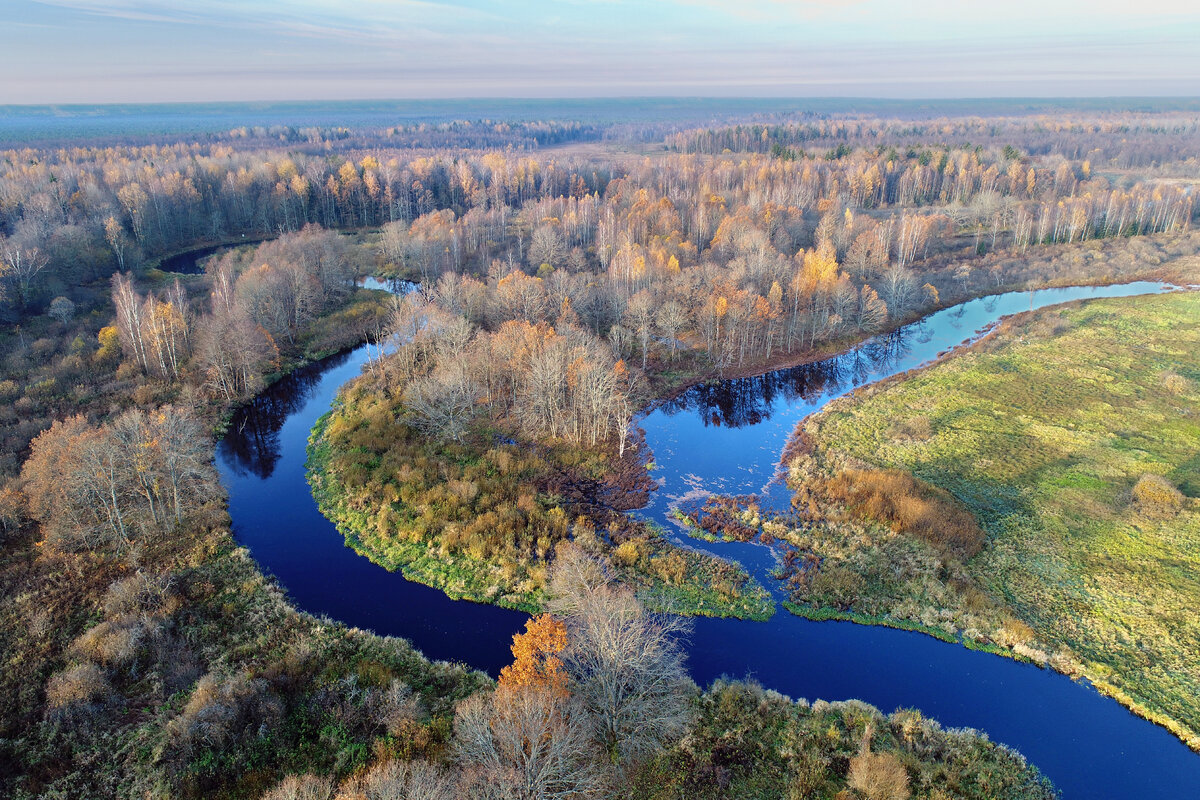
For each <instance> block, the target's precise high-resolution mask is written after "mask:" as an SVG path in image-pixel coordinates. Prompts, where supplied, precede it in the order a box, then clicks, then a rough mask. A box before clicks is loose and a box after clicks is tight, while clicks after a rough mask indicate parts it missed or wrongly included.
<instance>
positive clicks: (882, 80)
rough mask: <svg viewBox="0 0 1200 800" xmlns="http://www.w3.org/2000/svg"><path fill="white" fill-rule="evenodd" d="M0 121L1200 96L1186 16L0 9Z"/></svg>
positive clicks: (463, 2)
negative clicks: (80, 115) (484, 105)
mask: <svg viewBox="0 0 1200 800" xmlns="http://www.w3.org/2000/svg"><path fill="white" fill-rule="evenodd" d="M0 31H3V39H2V40H0V76H3V79H2V80H0V104H28V103H37V104H41V103H52V104H60V103H137V102H172V101H220V100H351V99H372V98H459V97H644V96H705V97H718V96H754V97H820V96H846V97H894V98H909V97H913V98H918V97H919V98H950V97H1005V96H1008V97H1012V96H1018V97H1066V96H1114V95H1121V96H1125V95H1133V96H1154V95H1176V96H1179V95H1188V96H1197V95H1200V0H1136V1H1135V0H1090V1H1089V2H1077V1H1076V0H1002V2H1001V1H992V0H988V1H987V2H982V1H981V0H734V1H733V2H726V1H725V0H553V1H547V0H526V1H524V2H522V1H521V0H494V1H493V2H483V1H482V0H279V1H276V2H265V1H264V0H111V1H109V2H106V1H105V0H36V1H35V0H0Z"/></svg>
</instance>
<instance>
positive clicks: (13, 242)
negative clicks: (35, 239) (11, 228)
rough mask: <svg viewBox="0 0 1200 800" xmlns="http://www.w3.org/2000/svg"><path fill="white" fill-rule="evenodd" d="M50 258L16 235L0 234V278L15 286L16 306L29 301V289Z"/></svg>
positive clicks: (23, 304) (20, 306) (22, 305)
mask: <svg viewBox="0 0 1200 800" xmlns="http://www.w3.org/2000/svg"><path fill="white" fill-rule="evenodd" d="M48 263H50V258H49V256H47V255H46V254H45V253H43V252H42V251H41V249H40V248H38V247H35V246H31V245H27V244H25V243H24V242H22V241H19V240H18V239H17V238H16V237H14V238H12V239H6V238H4V237H3V236H0V279H4V280H8V281H10V282H12V283H14V284H15V285H16V287H17V307H18V308H21V309H23V308H25V304H26V303H27V302H29V290H30V288H31V287H32V286H33V281H34V279H35V278H37V276H38V274H39V273H41V271H42V270H43V269H45V268H46V265H47V264H48Z"/></svg>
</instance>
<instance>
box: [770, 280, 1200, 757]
mask: <svg viewBox="0 0 1200 800" xmlns="http://www.w3.org/2000/svg"><path fill="white" fill-rule="evenodd" d="M805 433H806V434H807V436H808V437H809V439H810V441H811V444H812V446H813V449H812V453H813V455H812V457H811V458H810V459H809V462H808V466H806V467H805V469H806V470H810V471H811V470H812V469H813V467H812V464H817V465H819V467H818V468H819V469H820V470H824V471H825V474H826V475H828V474H831V472H836V471H838V470H864V469H865V470H902V471H905V472H908V473H911V474H912V475H913V476H915V477H916V478H918V479H919V480H920V481H923V482H924V483H925V484H928V485H931V486H932V487H935V490H936V489H940V490H944V491H946V492H948V493H949V494H950V495H951V496H952V497H953V498H954V499H955V500H956V501H957V502H959V503H961V504H962V505H963V506H964V507H965V508H966V509H968V510H969V511H970V512H971V513H972V514H974V515H975V517H976V519H977V520H978V521H979V523H980V525H981V527H982V528H983V530H984V532H985V534H986V539H985V541H984V543H983V546H982V548H981V549H980V550H979V551H978V553H976V554H974V555H971V556H970V557H969V558H967V559H966V560H965V562H963V563H959V562H957V561H954V560H952V559H950V560H947V561H946V562H944V563H943V564H942V569H943V570H944V571H945V572H947V573H950V574H951V575H952V576H959V577H956V578H955V579H954V580H953V581H950V582H951V583H953V584H954V587H953V588H954V591H955V593H956V594H957V595H958V596H962V595H963V593H964V592H965V593H967V594H970V593H973V592H976V591H978V592H981V593H982V594H983V595H985V597H984V598H980V599H979V600H978V601H977V602H976V605H977V606H978V607H979V608H981V609H985V610H986V609H988V608H991V609H993V610H992V611H988V612H987V613H986V614H985V616H988V617H995V618H1002V617H1004V616H1007V615H1008V614H1009V613H1011V615H1012V616H1014V617H1015V618H1016V619H1017V620H1019V621H1020V622H1021V623H1025V624H1027V625H1028V626H1029V627H1030V628H1031V629H1032V632H1033V634H1034V636H1035V637H1036V640H1037V642H1038V643H1039V644H1040V645H1041V646H1042V647H1044V648H1046V649H1047V650H1052V651H1055V652H1056V653H1057V654H1058V656H1059V657H1058V659H1057V660H1055V661H1054V662H1053V663H1055V665H1056V666H1058V667H1059V668H1062V669H1066V670H1067V671H1074V670H1078V671H1079V672H1081V673H1082V674H1083V675H1085V676H1086V677H1088V678H1089V679H1090V680H1092V681H1093V682H1094V683H1095V684H1096V685H1097V686H1098V687H1099V688H1100V689H1101V691H1104V692H1106V693H1108V694H1111V695H1113V696H1115V697H1117V698H1118V699H1120V700H1121V701H1122V702H1124V703H1126V704H1127V705H1129V706H1130V707H1131V708H1133V709H1134V710H1135V711H1137V712H1138V713H1140V714H1142V715H1144V716H1147V717H1150V718H1152V719H1155V720H1156V721H1158V722H1160V723H1162V724H1164V725H1166V726H1167V727H1169V728H1171V729H1172V730H1173V731H1174V732H1175V733H1176V734H1178V735H1179V736H1180V737H1181V738H1184V739H1185V740H1186V741H1188V743H1189V744H1190V745H1191V746H1192V747H1193V748H1200V733H1198V732H1200V620H1197V617H1196V609H1197V607H1198V606H1200V501H1198V500H1197V497H1198V496H1200V295H1197V294H1185V293H1178V294H1171V295H1163V296H1155V297H1143V298H1128V299H1117V300H1098V301H1092V302H1088V303H1085V304H1079V305H1072V306H1068V307H1063V308H1060V309H1049V310H1045V311H1042V312H1038V313H1036V314H1033V315H1021V316H1019V317H1016V318H1014V319H1012V320H1009V321H1007V322H1006V323H1005V324H1004V325H1003V326H1002V327H1001V329H1000V330H999V331H997V332H996V333H994V334H993V335H992V336H990V337H988V338H986V339H985V340H984V341H983V342H981V343H979V344H978V345H976V346H974V347H972V348H970V349H968V350H965V351H962V352H960V353H958V354H955V355H953V356H951V357H949V358H947V359H945V360H943V361H941V362H939V363H936V364H934V365H932V366H930V367H928V368H925V369H923V370H919V371H916V372H915V373H912V374H909V375H907V376H901V377H900V378H897V379H895V380H892V381H888V382H885V383H884V384H882V385H879V386H877V387H873V388H872V389H870V390H868V391H866V392H860V393H859V394H858V396H857V397H850V398H845V399H843V400H841V401H839V402H837V403H834V404H831V405H830V407H829V408H828V409H827V410H826V411H825V412H824V413H822V414H821V415H818V416H816V417H814V418H813V419H811V420H810V421H809V423H808V424H807V425H806V428H805ZM795 477H796V474H795V471H793V478H795ZM796 485H798V486H800V487H802V486H803V476H801V480H800V481H798V482H797V483H796ZM876 527H879V526H876ZM820 531H821V528H820V527H819V526H818V527H815V528H812V529H810V530H809V531H808V532H807V535H808V536H809V537H810V538H812V537H816V538H820V536H821V534H820ZM880 538H881V537H876V539H875V540H871V537H861V536H859V537H850V538H849V539H846V540H845V541H842V542H841V543H840V544H839V548H840V549H841V550H842V551H843V555H845V553H844V551H846V550H847V549H849V550H854V549H855V548H856V547H860V548H865V547H875V548H878V547H880V546H882V545H881V544H880ZM882 538H887V537H882ZM899 538H903V537H899ZM850 539H853V541H850ZM855 542H857V544H855ZM818 544H820V543H818ZM826 544H828V543H826ZM890 546H892V547H895V546H896V545H890ZM905 547H907V545H905ZM910 549H911V548H910ZM854 563H862V560H861V559H859V562H856V561H855V558H854V557H851V556H846V557H845V558H842V559H841V560H840V562H839V564H840V565H841V566H838V567H837V568H838V569H850V570H851V571H853V564H854ZM847 564H849V565H850V566H849V567H847V566H846V565H847ZM851 577H852V578H854V580H857V581H858V583H854V580H852V581H851V583H852V584H853V585H856V586H860V587H861V586H863V585H865V584H864V578H863V576H861V575H858V576H851ZM867 577H868V578H869V576H867ZM926 577H928V575H927V576H926ZM962 578H965V579H966V580H965V581H964V580H962ZM866 583H869V580H867V581H866ZM926 583H928V581H926ZM818 605H819V603H818ZM848 605H849V607H850V610H858V609H856V608H853V606H854V603H853V599H851V601H850V602H849V604H848ZM918 605H919V603H918ZM900 616H904V615H900ZM908 616H910V617H911V616H914V615H912V614H910V615H908ZM950 627H951V628H953V626H950Z"/></svg>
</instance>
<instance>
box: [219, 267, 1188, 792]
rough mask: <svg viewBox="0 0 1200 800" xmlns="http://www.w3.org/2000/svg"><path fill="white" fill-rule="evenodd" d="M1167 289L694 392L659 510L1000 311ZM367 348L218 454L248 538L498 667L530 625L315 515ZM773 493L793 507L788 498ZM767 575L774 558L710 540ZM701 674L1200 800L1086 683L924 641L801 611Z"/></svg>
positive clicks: (450, 651) (1054, 775) (1023, 296)
mask: <svg viewBox="0 0 1200 800" xmlns="http://www.w3.org/2000/svg"><path fill="white" fill-rule="evenodd" d="M1162 290H1163V287H1161V286H1160V285H1159V284H1155V283H1135V284H1126V285H1124V286H1111V287H1101V288H1076V289H1052V290H1044V291H1040V292H1035V293H1033V294H1032V295H1031V294H1030V293H1013V294H1010V295H1000V296H996V297H991V298H984V299H982V300H975V301H972V302H970V303H966V304H963V305H962V306H958V307H955V308H952V309H947V310H945V311H941V312H938V313H937V314H934V315H932V316H930V317H928V318H926V319H925V320H924V321H922V322H920V323H916V324H914V325H911V326H908V327H907V328H905V329H903V330H901V331H899V332H898V333H896V334H893V335H890V336H887V337H880V338H879V339H878V340H875V341H872V342H868V343H866V344H864V345H862V346H861V347H859V348H856V349H855V350H853V351H850V352H848V353H846V354H844V355H842V356H839V357H837V358H833V359H829V360H827V361H823V362H819V363H816V364H811V365H807V366H803V367H797V368H795V369H791V370H781V371H778V372H774V373H770V374H769V375H764V376H760V377H757V378H745V379H737V380H731V381H723V382H719V383H716V384H714V385H711V386H701V387H694V388H693V389H691V390H689V391H687V392H685V393H684V394H683V395H681V396H680V397H679V398H677V399H676V400H674V401H673V402H671V403H669V404H667V405H664V406H662V407H660V408H658V409H655V410H654V411H653V412H651V413H650V414H648V415H647V416H646V417H645V418H643V419H642V420H641V421H640V424H641V425H642V427H643V428H644V429H645V430H646V440H647V444H648V445H649V446H650V447H651V448H652V449H653V452H654V459H655V462H656V465H657V468H656V470H655V473H654V474H655V475H656V476H657V477H658V478H659V479H660V481H661V482H662V487H661V488H660V490H659V491H658V492H657V493H656V495H655V496H654V498H653V500H652V502H651V504H650V505H649V506H648V507H647V509H646V510H645V513H646V514H647V515H648V516H650V517H651V518H653V519H655V520H658V521H660V522H663V523H668V520H667V517H666V514H667V513H668V512H669V510H670V508H671V507H673V505H674V504H676V503H678V502H679V501H680V499H682V498H685V497H688V496H700V495H702V494H703V493H705V492H720V493H727V492H729V493H743V492H744V493H752V492H758V491H760V490H761V489H762V488H763V487H764V486H766V485H767V484H768V483H770V482H771V479H772V476H773V474H774V471H775V468H776V464H777V462H778V458H779V454H780V451H781V449H782V448H783V446H784V444H785V443H786V441H787V438H788V436H789V435H790V433H791V431H792V430H793V428H794V427H795V424H796V423H797V422H798V421H799V420H800V419H802V418H803V417H804V416H806V415H807V414H809V413H811V412H812V411H813V410H815V409H818V408H820V407H821V406H822V405H824V404H825V403H826V402H828V401H829V400H830V399H831V398H832V397H836V396H839V395H842V394H845V393H846V392H848V391H850V390H851V389H853V388H854V387H855V386H859V385H862V384H863V383H866V382H869V381H873V380H878V379H879V378H881V377H884V376H886V375H891V374H895V373H896V372H899V371H903V370H906V369H909V368H911V367H914V366H917V365H919V364H921V363H924V362H925V361H928V360H929V359H931V358H933V357H935V356H936V355H937V354H938V353H939V352H942V351H944V350H946V349H948V348H949V347H952V346H954V345H955V344H958V343H959V342H962V341H963V340H966V339H969V338H972V337H973V336H974V335H975V334H976V333H977V332H978V331H979V330H981V329H982V328H984V327H986V326H987V325H989V324H990V323H992V322H994V321H995V320H996V319H998V318H999V317H1000V316H1003V315H1005V314H1011V313H1014V312H1017V311H1022V310H1027V309H1028V308H1029V307H1030V305H1031V303H1032V304H1033V305H1034V306H1035V307H1041V306H1045V305H1050V304H1053V303H1060V302H1065V301H1067V300H1074V299H1078V298H1085V297H1111V296H1124V295H1134V294H1146V293H1153V292H1158V291H1162ZM365 359H366V352H365V349H364V348H359V349H357V350H355V351H353V352H351V353H348V354H343V355H341V356H336V357H334V358H331V359H328V360H326V361H323V362H321V363H319V364H315V365H313V366H311V367H309V368H307V369H304V370H301V371H299V372H297V373H295V374H293V375H292V376H290V377H288V378H286V379H284V380H283V381H281V382H279V383H277V384H275V385H274V386H272V387H271V388H270V389H269V390H267V391H266V392H265V393H263V395H262V396H260V397H259V398H258V399H256V400H255V402H254V403H252V404H251V405H249V406H248V407H247V408H246V409H244V410H243V411H242V412H240V413H239V414H238V415H237V416H236V417H235V419H234V422H233V427H232V428H231V430H230V432H229V434H228V435H227V436H226V437H225V439H224V440H222V442H221V443H220V446H219V448H218V458H217V462H218V467H219V469H220V472H221V476H222V479H223V481H224V483H225V486H226V488H227V489H228V492H229V506H230V513H231V514H232V517H233V521H234V531H235V534H236V535H237V537H238V539H239V541H241V542H242V543H243V544H245V545H246V546H247V547H248V548H249V549H250V551H251V553H252V554H253V555H254V557H255V559H256V560H257V561H258V563H259V564H261V565H262V567H263V569H264V570H265V571H267V572H268V573H272V574H274V575H275V576H276V577H277V578H278V579H279V582H280V583H281V584H282V585H283V586H284V587H286V589H287V590H288V592H289V593H290V595H291V597H292V599H293V600H294V602H295V603H296V604H297V605H298V606H299V607H300V608H302V609H304V610H306V611H309V612H312V613H314V614H318V615H327V616H329V617H331V618H333V619H336V620H340V621H342V622H345V623H347V624H349V625H353V626H357V627H360V628H367V629H371V630H374V631H376V632H377V633H380V634H388V635H393V636H402V637H404V638H406V639H409V640H411V641H412V642H413V643H414V644H415V645H416V646H417V647H418V648H419V649H421V650H422V651H423V652H424V653H425V654H426V655H427V656H429V657H431V658H436V659H446V660H455V661H462V662H465V663H467V664H470V665H472V666H474V667H478V668H480V669H485V670H487V671H489V672H491V673H492V674H495V673H496V672H498V670H499V668H500V667H501V666H503V665H504V664H506V663H508V662H509V661H510V660H511V656H510V653H509V650H508V647H509V644H510V643H511V637H512V634H513V633H514V632H516V631H517V630H519V629H520V627H521V626H522V625H523V623H524V620H525V616H524V615H523V614H520V613H517V612H513V611H507V610H504V609H500V608H495V607H492V606H484V605H478V604H474V603H468V602H456V601H453V600H450V599H449V598H447V597H446V596H445V595H444V594H442V593H441V592H439V591H436V590H433V589H430V588H428V587H425V586H422V585H420V584H416V583H411V582H409V581H406V580H404V579H403V578H402V577H401V576H400V575H399V574H398V573H389V572H387V571H386V570H384V569H382V568H381V567H377V566H375V565H374V564H372V563H371V562H369V561H367V560H366V559H365V558H362V557H360V556H358V555H357V554H355V553H354V551H352V550H350V549H349V548H347V547H346V546H345V545H344V543H343V539H342V537H341V535H340V534H338V532H337V531H336V529H335V528H334V527H333V525H332V524H331V523H329V522H328V521H327V520H326V519H325V518H324V517H323V516H322V515H321V513H320V512H319V511H318V510H317V508H316V503H315V502H314V501H313V499H312V496H311V494H310V492H309V489H308V484H307V482H306V480H305V476H304V457H305V454H304V449H305V444H306V442H307V438H308V432H309V430H310V429H311V428H312V425H313V423H314V422H315V421H316V419H317V417H319V416H320V415H321V414H323V413H325V411H327V410H328V409H329V406H330V403H331V402H332V401H333V399H334V397H335V395H336V394H337V390H338V388H339V387H340V386H341V385H342V384H343V383H344V382H346V381H347V380H349V379H351V378H353V377H355V376H356V375H358V374H359V372H360V370H361V367H362V364H363V363H364V361H365ZM767 494H768V495H769V497H771V498H773V499H775V500H776V501H779V500H781V499H782V498H783V496H784V495H783V493H782V491H781V490H780V489H778V488H774V487H770V488H769V489H768V492H767ZM688 543H689V544H690V545H694V546H702V547H704V548H705V549H708V550H710V551H711V552H715V553H718V554H720V555H724V556H727V557H732V558H737V559H738V560H740V561H742V562H743V563H745V564H746V565H747V567H748V568H750V569H751V570H752V571H753V572H754V573H755V574H756V575H759V576H760V577H763V576H765V573H766V571H767V570H768V569H769V567H770V566H771V564H772V563H773V561H772V558H771V557H770V554H769V552H768V551H767V550H766V548H763V547H759V546H755V545H745V544H742V545H724V544H719V545H708V544H706V543H697V542H694V541H692V540H688ZM689 665H690V667H691V671H692V674H693V676H694V677H695V679H696V680H697V681H698V682H699V683H701V684H705V683H708V682H709V681H711V680H713V679H714V678H717V677H720V676H722V675H728V676H732V677H739V678H740V677H752V678H754V679H756V680H758V681H760V682H761V683H763V684H764V685H765V686H767V687H770V688H773V689H777V690H779V691H781V692H784V693H786V694H789V695H791V696H793V697H805V698H809V699H816V698H822V699H826V700H839V699H847V698H859V699H862V700H865V701H866V702H868V703H872V704H873V705H876V706H878V707H879V708H880V709H882V710H884V711H892V710H895V709H897V708H902V707H903V708H917V709H920V710H921V712H922V713H924V714H925V715H927V716H929V717H932V718H934V719H937V720H938V721H939V722H941V723H942V724H943V725H945V726H947V727H960V726H964V727H972V728H977V729H979V730H981V731H984V732H986V733H987V734H988V736H990V737H991V738H992V739H993V740H995V741H998V742H1003V743H1004V744H1007V745H1010V746H1012V747H1014V748H1016V749H1018V750H1020V751H1021V752H1022V753H1024V754H1025V756H1026V757H1028V758H1029V760H1030V761H1031V762H1032V763H1034V764H1036V765H1037V766H1038V767H1039V768H1041V769H1042V771H1043V772H1045V773H1046V775H1047V776H1049V777H1050V779H1051V780H1053V781H1054V782H1055V784H1056V785H1057V786H1059V787H1060V788H1061V789H1062V792H1063V796H1064V797H1065V798H1069V799H1070V800H1082V799H1083V798H1141V797H1155V798H1181V799H1182V798H1187V800H1195V798H1197V797H1200V756H1197V755H1196V754H1194V753H1192V752H1191V751H1190V750H1188V749H1187V748H1186V747H1185V746H1184V745H1183V744H1182V743H1181V742H1180V741H1179V740H1178V739H1176V738H1175V737H1174V736H1172V735H1171V734H1170V733H1168V732H1167V731H1166V730H1164V729H1162V728H1159V727H1158V726H1155V725H1153V724H1151V723H1149V722H1146V721H1144V720H1141V719H1139V718H1137V717H1135V716H1133V715H1132V714H1130V713H1129V712H1128V711H1126V710H1125V709H1124V708H1123V707H1121V706H1120V705H1118V704H1117V703H1116V702H1114V701H1112V700H1109V699H1107V698H1105V697H1102V696H1101V695H1100V694H1099V693H1097V692H1096V691H1095V690H1093V689H1092V688H1090V687H1089V686H1087V685H1086V684H1083V683H1077V682H1074V681H1071V680H1070V679H1068V678H1066V677H1064V676H1062V675H1059V674H1056V673H1053V672H1050V671H1047V670H1042V669H1038V668H1037V667H1034V666H1031V665H1027V664H1020V663H1018V662H1016V661H1012V660H1010V659H1005V658H1000V657H998V656H993V655H990V654H987V653H980V652H976V651H972V650H967V649H966V648H964V647H961V646H959V645H954V644H947V643H944V642H941V641H938V640H936V639H933V638H931V637H928V636H923V635H921V634H916V633H908V632H905V631H897V630H892V629H889V628H879V627H866V626H860V625H855V624H852V623H844V622H811V621H808V620H804V619H800V618H798V617H794V616H792V615H790V614H787V613H779V614H776V615H775V617H773V618H772V619H771V620H770V621H769V622H765V623H756V622H745V621H740V620H715V619H698V620H696V624H695V630H694V633H693V635H692V637H691V640H690V646H689Z"/></svg>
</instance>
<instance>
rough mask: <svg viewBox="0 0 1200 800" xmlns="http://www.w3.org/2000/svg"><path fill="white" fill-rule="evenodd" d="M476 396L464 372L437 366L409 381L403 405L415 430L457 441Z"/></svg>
mask: <svg viewBox="0 0 1200 800" xmlns="http://www.w3.org/2000/svg"><path fill="white" fill-rule="evenodd" d="M477 397H478V390H477V389H476V387H475V385H474V384H473V383H472V381H471V379H470V378H469V377H468V376H467V375H466V374H465V373H464V372H462V371H461V370H445V371H441V370H439V371H438V372H436V373H434V374H432V375H428V376H425V377H422V378H417V379H416V380H414V381H412V382H411V383H409V384H408V386H407V387H405V390H404V405H405V406H406V407H407V408H408V411H409V419H410V421H411V422H412V424H413V426H414V427H415V428H417V429H418V430H420V431H423V432H424V433H426V434H432V435H434V436H437V437H440V438H443V439H452V440H454V441H459V440H461V439H462V437H463V434H464V433H466V432H467V427H468V426H469V425H470V423H471V420H472V419H474V418H475V415H476V399H477Z"/></svg>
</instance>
